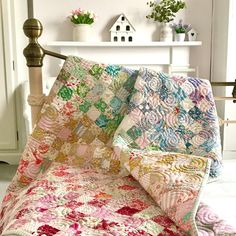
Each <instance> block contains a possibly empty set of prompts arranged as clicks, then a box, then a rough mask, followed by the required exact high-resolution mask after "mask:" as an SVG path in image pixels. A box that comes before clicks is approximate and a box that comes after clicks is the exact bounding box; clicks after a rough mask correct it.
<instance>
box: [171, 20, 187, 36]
mask: <svg viewBox="0 0 236 236" xmlns="http://www.w3.org/2000/svg"><path fill="white" fill-rule="evenodd" d="M171 28H172V29H173V30H174V31H175V33H176V34H181V33H188V31H189V30H191V29H192V27H191V25H189V24H184V23H183V20H179V23H178V24H176V23H174V24H172V25H171Z"/></svg>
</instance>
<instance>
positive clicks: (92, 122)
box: [0, 56, 236, 236]
mask: <svg viewBox="0 0 236 236" xmlns="http://www.w3.org/2000/svg"><path fill="white" fill-rule="evenodd" d="M144 72H145V73H144ZM144 74H145V76H146V75H148V79H147V78H146V77H145V78H146V82H147V84H149V85H150V84H151V87H153V86H154V85H155V86H154V87H155V88H157V86H158V83H157V84H156V83H155V82H156V79H157V78H156V77H155V76H156V74H155V73H154V72H148V71H147V70H146V69H141V70H140V71H137V70H132V69H128V68H125V67H122V66H119V65H105V64H102V63H97V62H92V61H88V60H84V59H82V58H78V57H74V56H70V57H68V59H67V60H66V61H65V63H64V65H63V68H62V69H61V71H60V73H59V75H58V78H57V80H56V81H55V83H54V85H53V87H52V89H51V91H50V94H49V96H48V99H47V101H46V103H45V104H44V106H43V108H42V111H41V113H40V115H39V118H38V121H37V123H36V125H35V127H34V129H33V131H32V134H31V135H30V136H29V139H28V142H27V144H26V147H25V150H24V152H23V154H22V157H21V160H20V163H19V167H18V169H17V173H16V175H15V177H14V178H13V180H12V182H11V184H10V185H9V187H8V190H7V192H6V195H5V197H4V199H3V202H2V205H1V209H0V234H1V235H3V236H6V235H19V236H28V235H32V236H45V235H47V236H54V235H55V236H78V235H81V236H89V235H91V236H141V235H144V236H156V235H160V236H167V235H170V236H187V235H191V236H197V235H199V236H205V235H206V236H211V235H218V236H221V235H222V236H223V235H232V236H233V235H236V229H234V227H232V226H230V225H228V224H227V223H226V222H224V220H222V219H221V218H220V217H218V216H216V215H215V214H214V213H213V211H212V210H211V209H210V208H209V207H208V206H207V205H205V204H204V203H201V202H200V197H201V192H202V191H203V188H204V186H205V185H206V182H207V181H208V176H209V174H210V173H212V176H213V175H215V174H218V172H217V170H216V169H214V163H216V164H215V165H216V166H217V168H218V164H219V163H220V162H221V160H220V158H218V156H217V155H218V153H219V152H218V150H219V146H218V141H219V140H218V128H219V127H216V121H217V117H215V107H214V102H213V101H212V100H211V99H212V98H211V96H210V95H211V93H210V92H209V91H208V89H206V87H207V86H206V85H205V83H204V81H203V82H201V83H200V82H199V80H197V79H196V80H194V79H193V78H192V79H190V80H188V79H184V78H182V79H181V81H179V80H178V79H177V78H175V80H174V81H175V82H174V83H175V84H174V85H173V84H172V79H171V78H169V77H167V76H164V75H163V74H160V73H159V75H160V77H161V80H160V81H161V82H162V84H159V86H160V88H161V89H156V90H155V91H154V92H155V93H156V95H157V96H156V95H155V94H154V92H153V91H152V92H150V91H149V89H148V88H145V86H144V85H145V83H144V82H142V83H141V84H140V81H142V78H143V75H144ZM140 76H141V77H140ZM153 76H154V77H155V78H154V77H153ZM152 78H153V80H152ZM163 78H165V79H166V80H164V79H163ZM160 81H159V82H160ZM165 81H166V82H165ZM176 81H177V82H176ZM151 82H153V83H151ZM176 83H177V84H178V85H179V83H182V84H185V85H184V86H182V87H183V88H184V87H185V88H186V91H185V90H184V89H183V91H181V92H180V90H179V88H178V86H177V85H176ZM189 83H190V84H191V83H192V84H195V86H193V85H190V84H189ZM168 84H169V85H170V87H171V89H170V91H168ZM182 84H181V85H182ZM200 84H203V85H204V86H203V87H204V88H203V87H201V86H200ZM141 85H142V86H144V87H142V86H141ZM199 86H200V87H201V89H200V90H199V91H200V92H201V91H203V93H204V94H205V95H206V96H205V97H202V96H201V94H200V92H199V93H198V88H199ZM138 88H142V89H144V90H140V91H145V93H144V94H145V96H146V95H148V94H149V95H150V97H149V100H148V99H147V100H146V101H147V102H148V101H150V103H145V107H144V104H141V102H139V108H140V111H141V110H142V112H139V113H135V112H133V108H134V106H135V105H134V104H136V103H135V101H136V102H137V100H136V99H137V98H138V97H139V96H138V95H137V91H138ZM140 91H139V92H140ZM148 91H149V92H150V93H148ZM160 91H161V93H162V96H161V98H160V97H159V95H158V93H159V92H160ZM171 91H172V92H173V94H176V91H179V93H180V95H179V97H178V98H181V99H180V100H181V101H179V102H177V100H174V101H175V102H173V101H172V100H171V99H170V97H171V96H172V95H171ZM187 91H188V92H189V94H187ZM190 91H192V92H193V93H194V94H197V97H198V100H196V99H195V98H194V95H193V94H191V93H190ZM163 93H164V95H163ZM154 95H155V96H154ZM153 96H154V97H153ZM168 96H170V97H169V98H168ZM188 96H189V98H188ZM151 98H153V99H151ZM150 99H151V100H150ZM186 99H187V100H188V101H190V100H191V99H192V101H191V102H190V106H189V105H188V104H187V103H186V101H185V100H186ZM183 100H184V101H183ZM142 101H143V100H142ZM171 101H172V102H171ZM193 101H194V102H193ZM155 102H156V103H155ZM150 104H152V105H153V107H151V106H150ZM160 104H161V105H162V107H164V108H165V109H163V110H162V108H161V105H160ZM167 104H169V105H170V107H172V108H173V107H174V105H176V106H177V107H179V105H181V104H182V105H184V106H185V108H186V107H187V108H188V109H189V110H188V111H187V112H186V111H184V110H183V109H182V110H181V114H179V113H176V114H175V115H176V116H175V118H176V119H175V120H174V121H175V122H173V123H171V122H170V121H165V114H164V112H171V111H170V110H169V107H168V106H167ZM173 104H174V105H173ZM136 105H137V104H136ZM191 106H192V107H191ZM144 108H145V109H144ZM148 108H151V109H154V108H155V109H156V108H159V111H160V112H161V115H162V121H161V122H156V120H155V119H152V118H153V117H152V116H151V117H150V116H149V115H150V109H148ZM187 108H186V109H187ZM197 108H198V109H199V110H197V111H199V112H200V110H201V109H203V110H204V111H202V113H201V115H200V114H199V113H198V112H197V113H196V114H193V113H194V112H193V111H196V109H197ZM134 109H135V111H137V107H135V108H134ZM155 109H154V110H155ZM191 109H192V110H191ZM144 110H145V111H144ZM190 110H191V111H190ZM155 111H157V112H158V110H157V109H156V110H155ZM175 111H180V110H178V109H177V110H176V109H175ZM130 114H131V116H132V119H131V120H130ZM151 114H152V111H151ZM146 115H147V117H149V118H147V117H145V116H146ZM182 115H183V117H182ZM167 116H168V117H169V114H168V115H167ZM188 116H191V117H192V118H191V117H190V118H189V117H188ZM206 117H207V118H209V119H208V121H210V122H211V123H210V128H209V129H208V132H205V133H204V132H201V129H202V127H203V128H204V127H205V125H206V124H207V122H206V120H205V122H203V119H206ZM141 118H143V119H141ZM154 118H155V117H154ZM182 118H183V119H182ZM178 119H180V120H181V119H182V121H186V122H185V123H184V125H185V127H183V126H181V127H179V125H178V123H176V122H177V121H178ZM138 120H140V121H141V123H139V122H137V121H138ZM134 121H135V122H134ZM172 121H173V120H172ZM187 121H188V122H190V123H188V122H187ZM152 122H154V123H152ZM164 122H166V123H164ZM178 122H179V121H178ZM140 124H141V125H140ZM144 124H145V125H146V126H144ZM172 124H174V126H171V125H172ZM196 124H197V127H198V129H194V132H192V133H191V132H189V130H188V129H189V127H190V128H193V127H195V125H196ZM182 125H183V124H182ZM127 127H128V128H127ZM153 127H155V130H154V131H153V130H151V129H152V128H153ZM160 127H162V128H163V130H161V129H160ZM175 128H176V129H177V130H178V132H179V133H178V132H177V134H178V135H179V136H178V137H179V139H178V140H179V141H180V142H179V144H180V145H182V146H181V147H182V149H181V150H182V152H181V153H178V152H177V150H172V151H171V152H168V151H167V150H160V149H158V148H157V146H155V145H156V144H158V143H168V142H169V143H172V140H171V139H169V140H168V139H166V138H165V140H164V141H163V140H161V138H162V137H166V136H165V135H166V134H167V133H168V135H169V134H170V132H174V131H175ZM180 128H182V130H180ZM147 130H149V131H150V132H149V133H148V132H147ZM166 130H167V131H166ZM212 130H213V131H212ZM214 130H215V131H214ZM180 131H182V133H181V132H180ZM198 131H199V132H200V134H199V133H198ZM158 132H160V133H161V132H163V134H162V135H159V136H158V139H154V138H153V137H154V133H155V134H156V133H158ZM184 132H185V133H184ZM150 133H151V134H152V135H149V134H150ZM207 133H208V134H212V135H213V138H212V137H211V138H212V140H210V141H209V142H208V139H206V140H205V142H204V141H203V136H204V135H206V134H207ZM168 135H167V136H168ZM181 135H182V136H181ZM195 135H196V136H197V137H195ZM144 137H145V138H146V139H143V138H144ZM180 137H181V138H180ZM151 138H153V139H151ZM170 138H171V137H170ZM214 138H215V140H216V141H217V143H216V145H214ZM144 140H146V141H147V142H146V144H147V143H149V144H150V145H146V146H145V145H143V146H142V148H141V147H140V146H139V145H141V144H145V142H144ZM153 140H155V142H153V143H152V141H153ZM183 140H184V141H186V143H187V144H186V143H185V144H186V145H185V144H184V143H183ZM196 143H198V144H199V145H200V148H201V150H200V151H199V153H200V154H201V153H204V155H202V156H201V155H192V154H193V153H189V152H190V151H191V152H197V151H195V149H194V148H196V147H198V146H197V145H195V144H196ZM131 144H132V145H131ZM152 144H155V145H152ZM134 147H135V148H134ZM168 147H169V146H168ZM186 147H187V152H184V151H183V150H185V149H184V148H186ZM152 149H155V150H152ZM156 149H158V150H156ZM215 150H216V151H215ZM208 154H209V155H208ZM214 161H215V162H214ZM213 162H214V163H213ZM212 163H213V164H212ZM211 170H212V172H211Z"/></svg>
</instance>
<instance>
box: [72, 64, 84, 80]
mask: <svg viewBox="0 0 236 236" xmlns="http://www.w3.org/2000/svg"><path fill="white" fill-rule="evenodd" d="M71 73H72V74H73V75H74V76H75V77H77V78H80V79H83V78H84V77H85V75H86V70H84V69H83V68H82V67H81V66H80V65H76V66H75V67H74V69H73V70H72V72H71Z"/></svg>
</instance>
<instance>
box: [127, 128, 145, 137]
mask: <svg viewBox="0 0 236 236" xmlns="http://www.w3.org/2000/svg"><path fill="white" fill-rule="evenodd" d="M127 134H128V135H129V136H130V137H131V138H132V139H133V140H136V139H137V138H138V137H139V136H141V135H142V130H141V129H140V128H138V127H136V126H133V127H132V128H130V129H129V130H128V131H127Z"/></svg>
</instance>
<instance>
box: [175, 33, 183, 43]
mask: <svg viewBox="0 0 236 236" xmlns="http://www.w3.org/2000/svg"><path fill="white" fill-rule="evenodd" d="M184 40H185V33H179V34H177V33H176V34H175V41H177V42H184Z"/></svg>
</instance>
